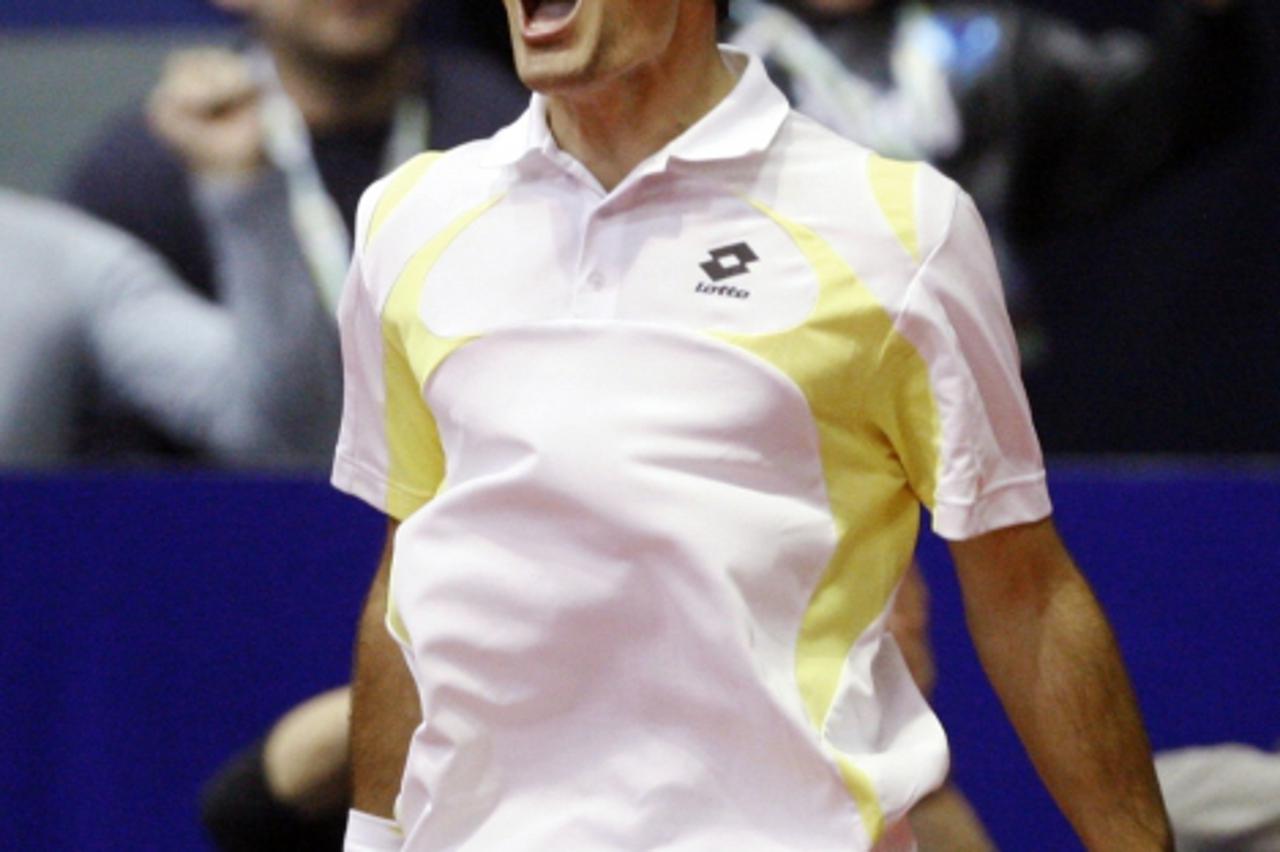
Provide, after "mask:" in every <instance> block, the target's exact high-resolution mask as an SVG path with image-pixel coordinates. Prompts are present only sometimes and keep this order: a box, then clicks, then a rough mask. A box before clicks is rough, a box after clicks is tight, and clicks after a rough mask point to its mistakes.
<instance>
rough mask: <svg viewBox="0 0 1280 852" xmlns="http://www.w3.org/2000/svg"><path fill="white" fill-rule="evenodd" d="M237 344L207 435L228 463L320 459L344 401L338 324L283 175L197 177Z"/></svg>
mask: <svg viewBox="0 0 1280 852" xmlns="http://www.w3.org/2000/svg"><path fill="white" fill-rule="evenodd" d="M198 187H199V188H198V189H197V199H198V207H199V209H200V214H201V217H202V219H203V220H204V222H205V226H206V228H207V230H208V232H209V235H210V243H211V245H212V247H213V250H214V265H215V269H216V270H217V275H216V277H217V286H218V290H219V297H220V301H221V302H222V303H223V304H224V305H225V307H226V308H227V310H228V311H229V312H230V319H231V322H232V325H233V328H234V333H235V339H236V346H235V348H234V351H233V352H232V353H231V358H230V360H229V363H228V364H227V365H226V372H225V374H224V375H223V377H222V384H221V387H220V388H219V389H217V390H216V391H215V394H214V395H215V398H219V399H220V402H219V407H218V410H217V411H214V412H212V416H213V420H212V421H211V427H210V432H209V435H208V443H209V444H210V445H211V447H212V449H213V450H214V451H215V452H217V453H218V454H219V455H222V456H224V457H227V458H229V459H231V460H233V461H243V460H246V459H247V460H253V461H271V462H277V463H279V462H284V463H298V462H302V463H316V464H319V463H322V462H323V461H325V460H327V458H328V456H329V454H330V453H331V451H332V448H333V441H334V438H335V436H336V432H337V418H338V413H339V410H340V407H341V379H340V375H341V369H340V366H339V361H338V358H339V355H338V343H337V329H336V325H335V323H334V320H333V318H332V317H330V316H329V315H328V313H327V312H326V310H325V309H324V307H323V305H322V303H321V301H320V299H319V298H318V297H317V294H316V290H315V285H314V284H313V282H312V278H311V274H310V272H309V269H308V267H307V263H306V260H305V258H304V256H303V254H302V251H301V249H300V248H299V246H298V242H297V239H296V237H295V236H294V233H293V229H292V225H291V223H290V220H289V214H288V200H287V196H286V193H285V190H284V186H283V181H282V179H281V178H280V176H279V175H277V174H275V173H274V172H264V173H262V175H260V176H259V177H257V178H255V179H252V180H249V181H245V182H239V183H237V182H230V183H226V184H222V185H218V184H211V183H208V182H204V183H201V184H198Z"/></svg>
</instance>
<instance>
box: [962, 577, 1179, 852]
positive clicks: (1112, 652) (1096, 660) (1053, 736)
mask: <svg viewBox="0 0 1280 852" xmlns="http://www.w3.org/2000/svg"><path fill="white" fill-rule="evenodd" d="M1063 558H1064V559H1066V560H1067V561H1066V563H1065V564H1058V565H1056V566H1055V567H1054V569H1053V576H1052V578H1051V579H1050V580H1049V582H1047V583H1046V584H1045V585H1044V587H1043V590H1042V591H1040V592H1038V593H1037V595H1036V599H1035V603H1034V605H1033V606H1030V607H1008V608H993V607H990V606H987V607H982V608H980V609H979V608H971V610H970V612H969V613H968V615H969V622H970V630H971V633H972V635H973V638H974V642H975V645H976V647H977V650H978V654H979V657H980V658H981V660H982V664H983V666H984V668H985V669H986V670H987V673H988V676H989V677H990V679H991V682H992V685H993V686H994V687H995V689H996V692H997V694H998V695H999V696H1000V700H1001V702H1002V703H1003V705H1004V707H1005V710H1006V712H1007V713H1008V715H1009V718H1010V720H1011V722H1012V723H1013V725H1014V727H1015V728H1016V730H1017V732H1018V735H1019V737H1020V738H1021V739H1022V741H1023V744H1024V746H1025V747H1026V749H1027V752H1028V754H1029V755H1030V757H1031V760H1032V762H1033V763H1034V764H1035V766H1036V769H1037V771H1038V772H1039V773H1040V776H1041V778H1042V779H1043V780H1044V783H1045V786H1046V787H1047V788H1048V789H1049V791H1050V793H1051V794H1052V796H1053V797H1054V799H1055V801H1056V802H1057V803H1058V805H1059V807H1060V808H1061V809H1062V812H1063V813H1064V815H1065V816H1066V817H1067V819H1068V820H1069V821H1070V822H1071V824H1072V826H1073V827H1074V828H1075V830H1076V831H1077V833H1078V834H1079V835H1080V838H1081V840H1082V841H1083V842H1084V843H1085V845H1086V847H1087V848H1089V849H1126V850H1129V849H1133V850H1138V849H1151V850H1155V849H1168V848H1172V846H1171V840H1170V835H1169V829H1168V819H1167V816H1166V815H1165V812H1164V806H1163V803H1162V801H1161V798H1160V794H1159V790H1158V788H1157V786H1156V779H1155V773H1154V769H1153V765H1152V759H1151V749H1150V745H1149V743H1148V741H1147V736H1146V732H1145V730H1144V728H1143V724H1142V719H1141V716H1140V714H1139V711H1138V707H1137V702H1136V700H1135V698H1134V694H1133V690H1132V687H1131V686H1130V683H1129V679H1128V675H1127V674H1126V672H1125V669H1124V665H1123V663H1122V661H1121V658H1120V654H1119V651H1118V648H1117V646H1116V643H1115V640H1114V637H1113V635H1112V632H1111V628H1110V626H1109V625H1108V624H1107V621H1106V618H1105V616H1104V615H1103V613H1102V610H1101V608H1100V607H1099V606H1098V603H1097V601H1096V600H1095V598H1094V596H1093V594H1092V592H1091V591H1090V589H1089V587H1088V585H1087V584H1086V583H1085V581H1084V579H1083V577H1081V575H1080V574H1079V572H1078V571H1076V570H1075V568H1074V566H1073V565H1071V564H1070V562H1069V558H1067V557H1065V554H1064V555H1063Z"/></svg>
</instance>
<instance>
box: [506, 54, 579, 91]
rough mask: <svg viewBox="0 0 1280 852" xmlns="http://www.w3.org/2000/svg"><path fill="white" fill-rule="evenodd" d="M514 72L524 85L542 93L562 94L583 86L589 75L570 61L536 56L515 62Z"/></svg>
mask: <svg viewBox="0 0 1280 852" xmlns="http://www.w3.org/2000/svg"><path fill="white" fill-rule="evenodd" d="M516 73H517V74H518V75H519V77H520V82H522V83H524V85H525V87H526V88H528V89H531V90H532V91H535V92H538V93H539V94H542V95H554V94H562V93H565V92H569V91H572V90H574V89H578V88H581V87H583V86H584V85H586V84H587V83H588V79H589V75H588V74H587V73H586V72H585V71H584V70H583V69H582V68H581V67H579V66H578V65H576V64H575V63H572V62H565V61H556V60H555V59H552V58H549V57H538V58H536V59H534V60H532V61H529V60H527V59H522V60H521V61H519V62H517V63H516Z"/></svg>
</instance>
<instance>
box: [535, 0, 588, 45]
mask: <svg viewBox="0 0 1280 852" xmlns="http://www.w3.org/2000/svg"><path fill="white" fill-rule="evenodd" d="M577 16H578V4H577V3H574V8H573V11H572V12H570V13H569V14H567V15H564V16H563V17H559V18H543V19H529V18H527V17H526V18H525V19H524V26H523V27H522V28H521V35H522V36H523V37H524V40H525V42H527V43H528V44H531V45H538V44H549V43H551V42H555V41H559V40H560V39H561V38H563V37H564V36H565V35H566V34H567V33H568V32H569V30H570V29H572V28H573V22H574V19H575V18H577Z"/></svg>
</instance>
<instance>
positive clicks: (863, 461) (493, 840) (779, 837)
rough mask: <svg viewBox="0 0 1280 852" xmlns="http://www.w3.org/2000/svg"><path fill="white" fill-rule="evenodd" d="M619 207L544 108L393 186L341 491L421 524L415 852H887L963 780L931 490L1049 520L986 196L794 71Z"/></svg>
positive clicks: (720, 112)
mask: <svg viewBox="0 0 1280 852" xmlns="http://www.w3.org/2000/svg"><path fill="white" fill-rule="evenodd" d="M726 59H727V61H729V62H730V63H731V64H732V65H733V66H734V67H735V68H736V69H738V70H739V71H740V75H741V76H740V80H739V82H738V84H737V86H736V88H735V89H734V91H733V92H732V93H731V94H730V95H729V97H728V98H726V99H725V100H724V101H723V102H722V103H720V104H719V105H718V106H717V107H716V108H715V109H714V110H713V111H712V112H711V113H709V114H708V115H707V116H705V117H704V118H703V119H702V120H701V121H699V122H698V123H697V124H696V125H694V126H693V127H691V128H690V129H689V130H687V131H686V132H685V133H684V134H683V135H681V136H680V137H679V138H678V139H676V140H675V141H673V142H672V143H671V144H670V145H668V146H667V147H666V148H664V149H663V150H662V151H660V152H658V153H657V154H655V155H653V156H652V157H650V158H649V159H648V160H646V161H645V162H644V163H642V164H641V165H640V166H639V167H637V168H636V170H635V171H634V172H633V173H632V174H631V175H630V176H629V177H628V178H627V179H626V180H625V181H623V182H622V183H621V184H620V185H619V186H617V187H616V188H615V189H614V190H613V191H611V192H605V191H604V190H603V189H602V188H601V187H600V185H599V184H598V182H597V181H596V180H595V179H594V178H593V177H592V176H591V175H590V173H589V172H587V170H586V169H585V168H583V166H582V165H581V164H579V163H577V162H575V161H574V160H573V159H572V158H571V157H569V156H568V155H567V154H565V153H563V152H562V151H560V150H559V149H558V148H557V147H556V144H555V142H554V141H553V139H552V137H551V135H550V133H549V131H548V129H547V126H546V122H545V112H544V110H545V104H544V101H543V100H542V99H541V98H540V97H537V96H535V97H534V98H533V102H532V105H531V107H530V109H529V111H528V112H527V113H526V114H525V115H524V116H523V117H522V118H521V119H520V120H519V121H517V122H516V123H515V124H513V125H512V126H510V127H508V128H506V129H505V130H503V131H501V132H500V133H498V134H497V135H496V136H495V137H493V138H492V139H489V140H486V141H482V142H477V143H472V144H469V145H465V146H463V147H461V148H457V149H454V150H452V151H449V152H447V153H444V154H436V153H429V154H424V155H422V156H421V157H419V158H417V159H416V160H413V161H411V162H410V163H408V164H406V165H405V166H404V167H402V168H401V169H400V170H399V171H398V172H396V173H395V174H393V175H391V176H390V177H389V178H387V179H385V180H383V181H381V182H380V183H378V184H376V185H375V186H374V187H373V188H371V189H370V190H369V192H368V193H367V195H366V197H365V199H364V201H363V203H362V206H361V216H360V223H359V235H358V248H357V251H356V256H355V260H354V263H353V265H352V271H351V275H350V278H349V280H348V283H347V288H346V291H345V293H344V296H343V303H342V308H341V326H342V332H343V354H344V361H345V365H346V366H345V369H346V383H347V384H346V405H345V413H344V420H343V426H342V434H341V437H340V439H339V443H338V451H337V459H336V463H335V468H334V483H335V484H336V485H337V487H338V488H340V489H342V490H344V491H348V492H350V493H352V494H355V495H357V496H358V497H361V498H362V499H364V500H366V501H368V502H369V503H371V504H372V505H374V506H375V507H377V508H379V509H381V510H383V511H385V512H387V513H388V514H390V515H391V516H393V517H395V518H398V519H400V520H401V521H402V524H401V526H400V528H399V532H398V534H397V537H396V542H395V558H394V562H393V569H392V581H391V586H392V590H391V600H390V602H389V607H388V608H389V623H390V627H391V629H392V631H393V633H394V634H395V636H396V637H397V638H398V640H399V641H400V642H401V644H402V646H403V648H404V650H405V653H406V656H407V659H408V660H409V664H410V667H411V668H412V670H413V674H414V677H415V679H416V681H417V686H418V691H419V695H420V698H421V701H422V711H423V723H422V726H421V727H420V728H419V729H418V731H417V733H416V734H415V736H414V739H413V743H412V747H411V750H410V754H409V759H408V764H407V766H406V770H405V775H404V782H403V787H402V790H401V796H400V803H399V804H400V808H399V820H400V824H401V826H402V828H403V831H404V833H405V848H406V849H411V850H434V849H455V848H460V847H461V848H465V849H477V850H483V849H501V850H526V849H528V850H542V849H548V850H566V849H569V850H578V849H584V850H586V849H590V850H603V849H636V850H641V849H644V850H647V849H659V848H661V849H684V850H727V849H732V850H766V849H767V850H796V849H805V850H827V849H833V850H834V849H867V848H869V847H870V846H871V845H872V844H873V843H874V842H875V841H876V840H877V839H878V838H880V837H881V836H882V835H883V834H884V832H885V828H886V826H891V825H893V824H894V823H895V822H897V821H898V820H899V819H900V818H901V817H902V816H903V815H904V814H905V813H906V810H907V809H908V808H909V807H910V805H911V804H912V803H913V802H915V801H916V800H918V799H919V798H920V797H921V796H922V795H923V794H924V793H926V792H927V791H928V790H930V789H931V788H933V787H935V786H936V785H937V784H939V783H940V782H941V780H942V778H943V776H944V775H945V772H946V764H947V756H946V742H945V738H944V736H943V733H942V730H941V728H940V726H939V724H938V722H937V720H936V719H935V717H934V716H933V714H932V713H931V712H930V710H929V708H928V706H927V705H926V704H925V702H924V701H923V700H922V699H921V697H920V695H919V693H918V692H917V691H916V689H915V687H914V685H913V684H912V682H911V678H910V676H909V675H908V672H907V669H906V666H905V665H904V664H903V661H902V658H901V656H900V654H899V653H898V651H897V648H896V647H895V645H894V643H893V641H892V639H891V638H890V637H889V636H887V635H886V634H885V632H884V630H883V624H884V617H885V613H886V611H887V610H888V608H889V606H890V604H891V601H892V598H893V595H894V592H895V589H896V587H897V584H898V581H899V578H900V577H901V575H902V572H903V570H904V569H905V568H906V566H907V564H908V562H909V560H910V558H911V554H912V550H913V547H914V543H915V538H916V534H917V531H918V523H919V517H920V511H919V507H920V505H921V504H923V505H925V506H927V507H929V508H930V509H931V510H932V513H933V514H932V517H933V524H934V527H935V529H936V530H937V532H938V533H940V534H941V535H943V536H945V537H948V538H953V539H955V538H966V537H970V536H973V535H977V534H979V533H982V532H986V531H988V530H991V529H994V528H997V527H1001V526H1006V525H1011V524H1016V523H1022V522H1028V521H1033V520H1037V519H1040V518H1043V517H1045V516H1046V515H1047V514H1048V513H1049V510H1050V509H1049V501H1048V497H1047V494H1046V491H1045V487H1044V472H1043V467H1042V462H1041V457H1040V452H1039V448H1038V444H1037V441H1036V437H1035V433H1034V431H1033V429H1032V426H1031V421H1030V417H1029V414H1028V410H1027V404H1026V400H1025V396H1024V393H1023V390H1022V387H1021V383H1020V381H1019V377H1018V365H1017V361H1016V354H1015V346H1014V340H1013V335H1012V332H1011V331H1010V328H1009V325H1008V321H1007V319H1006V316H1005V312H1004V306H1003V303H1002V296H1001V288H1000V282H999V280H998V278H997V274H996V271H995V267H994V263H993V261H992V258H991V251H990V248H989V245H988V241H987V237H986V234H985V232H984V230H983V227H982V224H981V221H980V220H979V218H978V215H977V214H976V212H975V211H974V207H973V205H972V203H971V202H970V201H969V199H968V198H967V197H966V196H965V195H964V194H963V193H962V192H960V191H959V190H958V189H957V187H956V186H955V185H954V184H953V183H951V182H950V181H949V180H947V179H946V178H944V177H942V176H941V175H939V174H938V173H937V172H935V171H933V170H932V169H930V168H928V167H927V166H922V165H917V164H906V163H896V162H891V161H887V160H883V159H880V158H878V157H875V156H872V155H870V154H869V153H868V152H867V151H866V150H865V149H862V148H860V147H858V146H856V145H854V144H852V143H850V142H847V141H845V140H843V139H841V138H839V137H837V136H835V135H834V134H832V133H830V132H828V131H826V130H824V129H822V128H821V127H819V126H818V125H817V124H815V123H813V122H811V121H809V120H807V119H805V118H803V117H801V116H800V115H798V114H796V113H793V112H791V111H790V109H789V107H788V105H787V103H786V101H785V99H784V97H783V96H782V94H781V93H780V92H779V91H778V90H777V89H776V88H775V87H774V86H773V85H772V84H771V83H770V82H769V81H768V79H767V77H766V75H765V72H764V70H763V68H762V66H761V65H760V64H759V63H758V62H757V61H756V60H750V61H748V60H747V59H746V57H745V56H744V55H743V54H739V53H735V52H733V51H728V50H726Z"/></svg>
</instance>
